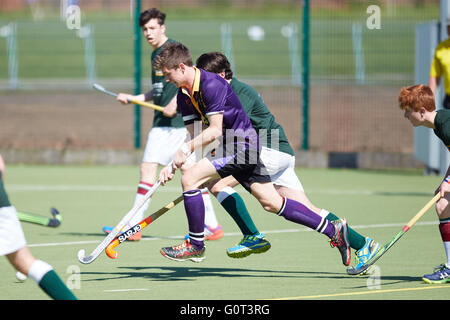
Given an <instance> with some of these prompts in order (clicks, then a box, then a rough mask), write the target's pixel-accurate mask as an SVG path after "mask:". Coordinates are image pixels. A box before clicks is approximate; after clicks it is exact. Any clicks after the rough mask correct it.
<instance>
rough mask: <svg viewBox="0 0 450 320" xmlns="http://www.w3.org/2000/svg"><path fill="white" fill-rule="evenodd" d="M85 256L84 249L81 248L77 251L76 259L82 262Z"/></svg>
mask: <svg viewBox="0 0 450 320" xmlns="http://www.w3.org/2000/svg"><path fill="white" fill-rule="evenodd" d="M85 257H86V251H85V250H84V249H81V250H80V251H78V261H80V262H81V263H84V259H85Z"/></svg>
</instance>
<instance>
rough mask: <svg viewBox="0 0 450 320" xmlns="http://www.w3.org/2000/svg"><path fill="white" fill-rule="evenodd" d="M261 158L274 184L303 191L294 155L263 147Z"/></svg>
mask: <svg viewBox="0 0 450 320" xmlns="http://www.w3.org/2000/svg"><path fill="white" fill-rule="evenodd" d="M260 159H261V162H262V163H264V166H265V167H266V169H267V172H268V174H269V175H270V179H271V180H272V183H273V184H276V185H278V186H282V187H287V188H291V189H295V190H300V191H303V186H302V183H301V182H300V180H299V179H298V177H297V175H296V174H295V170H294V168H295V157H294V156H291V155H290V154H287V153H284V152H280V151H277V150H275V149H270V148H266V147H262V149H261V154H260Z"/></svg>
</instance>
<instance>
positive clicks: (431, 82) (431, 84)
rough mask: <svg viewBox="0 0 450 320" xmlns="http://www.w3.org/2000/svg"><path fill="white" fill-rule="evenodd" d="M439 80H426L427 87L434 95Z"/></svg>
mask: <svg viewBox="0 0 450 320" xmlns="http://www.w3.org/2000/svg"><path fill="white" fill-rule="evenodd" d="M439 80H440V78H438V77H432V76H430V78H429V79H428V86H429V87H430V89H431V91H433V93H434V94H436V90H437V87H438V86H439Z"/></svg>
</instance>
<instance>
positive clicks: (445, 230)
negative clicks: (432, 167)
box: [398, 84, 450, 283]
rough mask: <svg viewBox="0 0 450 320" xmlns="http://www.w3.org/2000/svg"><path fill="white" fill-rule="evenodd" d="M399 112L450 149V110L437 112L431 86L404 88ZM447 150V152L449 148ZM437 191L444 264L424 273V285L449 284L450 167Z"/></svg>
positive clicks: (400, 95) (400, 97)
mask: <svg viewBox="0 0 450 320" xmlns="http://www.w3.org/2000/svg"><path fill="white" fill-rule="evenodd" d="M398 102H399V106H400V109H402V110H404V116H405V118H407V119H408V120H409V121H410V122H411V124H412V125H413V126H414V127H418V126H424V127H427V128H430V129H433V131H434V133H435V134H436V136H438V138H439V139H441V140H442V142H443V143H444V144H445V146H446V147H447V149H448V148H450V110H448V109H443V110H438V111H436V106H435V100H434V95H433V91H432V90H431V88H430V87H428V86H425V85H422V84H419V85H415V86H409V87H403V88H402V89H401V90H400V94H399V96H398ZM449 150H450V149H449ZM438 192H440V193H441V198H440V199H439V200H438V201H437V203H436V213H437V215H438V218H439V232H440V234H441V238H442V241H443V243H444V250H445V254H446V256H447V261H446V262H445V263H443V264H441V265H440V266H438V267H436V268H435V271H434V273H432V274H426V275H424V276H423V278H422V280H423V281H425V282H426V283H448V282H450V206H449V205H448V204H449V201H450V193H449V192H450V167H449V168H448V169H447V173H446V174H445V178H444V180H443V181H442V183H441V184H440V185H439V187H438V189H437V190H436V191H435V194H436V193H438Z"/></svg>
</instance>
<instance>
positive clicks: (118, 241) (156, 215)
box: [105, 195, 183, 259]
mask: <svg viewBox="0 0 450 320" xmlns="http://www.w3.org/2000/svg"><path fill="white" fill-rule="evenodd" d="M181 201H183V196H182V195H181V196H179V197H178V198H176V199H175V200H173V201H172V202H169V203H168V204H167V205H165V206H164V207H162V208H161V209H159V210H158V211H156V212H154V213H152V214H151V215H150V216H148V217H147V218H145V219H144V220H142V221H141V222H139V223H138V224H136V225H135V226H133V227H132V228H130V229H128V230H127V231H125V232H124V233H122V234H121V235H119V236H118V237H117V238H115V239H114V240H113V241H112V242H111V243H110V244H109V245H108V246H107V247H106V249H105V253H106V255H107V256H108V257H110V258H111V259H116V258H117V257H118V256H119V253H118V252H117V251H115V250H114V248H115V247H117V246H118V245H119V244H121V243H122V242H124V241H126V240H127V239H128V238H129V237H131V236H132V235H134V234H136V233H138V232H139V231H141V230H142V229H144V228H145V227H147V226H148V225H149V224H150V223H152V222H153V221H155V220H156V219H158V218H159V217H161V216H162V215H163V214H164V213H166V212H167V211H169V210H170V209H172V208H173V207H175V206H176V205H177V204H178V203H180V202H181Z"/></svg>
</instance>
